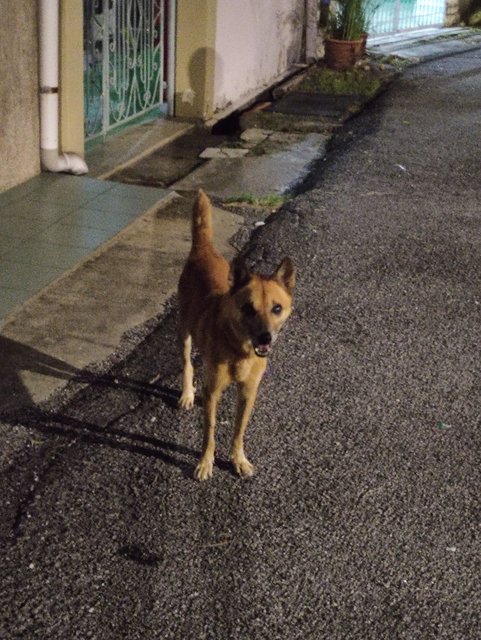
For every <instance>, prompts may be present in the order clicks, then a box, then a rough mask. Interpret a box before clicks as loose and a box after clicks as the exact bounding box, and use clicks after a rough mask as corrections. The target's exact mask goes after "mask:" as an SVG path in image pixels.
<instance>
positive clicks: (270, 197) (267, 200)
mask: <svg viewBox="0 0 481 640" xmlns="http://www.w3.org/2000/svg"><path fill="white" fill-rule="evenodd" d="M289 198H290V196H288V195H278V194H274V193H272V194H267V195H265V196H259V197H258V196H254V195H253V194H252V193H239V194H238V195H235V196H232V197H230V198H226V200H224V202H225V204H249V205H251V206H253V207H261V208H266V209H278V208H279V207H280V206H281V205H283V204H284V202H286V201H287V200H289Z"/></svg>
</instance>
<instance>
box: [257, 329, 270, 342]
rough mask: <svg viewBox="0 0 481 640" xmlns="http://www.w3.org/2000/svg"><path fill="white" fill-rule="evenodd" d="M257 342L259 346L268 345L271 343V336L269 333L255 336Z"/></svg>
mask: <svg viewBox="0 0 481 640" xmlns="http://www.w3.org/2000/svg"><path fill="white" fill-rule="evenodd" d="M257 342H258V343H259V344H270V343H271V342H272V335H271V334H270V333H269V331H266V332H265V333H261V334H260V335H259V336H257Z"/></svg>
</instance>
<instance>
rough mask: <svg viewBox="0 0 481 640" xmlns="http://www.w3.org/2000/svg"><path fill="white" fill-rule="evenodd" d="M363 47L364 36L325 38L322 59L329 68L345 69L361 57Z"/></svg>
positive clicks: (349, 67)
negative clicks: (357, 37)
mask: <svg viewBox="0 0 481 640" xmlns="http://www.w3.org/2000/svg"><path fill="white" fill-rule="evenodd" d="M364 47H365V39H364V38H361V39H359V40H335V39H334V38H327V40H326V42H325V53H324V60H325V62H326V64H327V66H328V67H329V68H330V69H337V70H338V71H345V70H346V69H351V68H352V67H353V66H354V65H355V63H356V62H357V61H358V60H360V59H361V58H362V55H363V52H364Z"/></svg>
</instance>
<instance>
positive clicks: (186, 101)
mask: <svg viewBox="0 0 481 640" xmlns="http://www.w3.org/2000/svg"><path fill="white" fill-rule="evenodd" d="M222 73H223V64H222V59H221V58H220V56H219V55H218V54H217V53H216V52H215V50H214V49H211V48H210V47H202V48H200V49H197V50H196V51H195V52H194V53H193V54H192V57H191V59H190V61H189V86H188V87H187V88H186V89H184V91H179V92H177V93H176V94H175V112H176V115H178V116H183V117H187V118H189V117H190V118H204V119H208V118H209V117H210V116H211V115H212V114H213V112H214V102H213V101H214V82H215V80H214V78H215V77H217V78H218V79H221V78H222Z"/></svg>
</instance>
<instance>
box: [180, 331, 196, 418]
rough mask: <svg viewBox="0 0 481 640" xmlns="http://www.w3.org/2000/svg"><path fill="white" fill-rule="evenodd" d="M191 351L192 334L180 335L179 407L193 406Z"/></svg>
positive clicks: (193, 389)
mask: <svg viewBox="0 0 481 640" xmlns="http://www.w3.org/2000/svg"><path fill="white" fill-rule="evenodd" d="M191 353H192V336H191V335H190V334H186V335H183V336H182V364H183V371H182V395H181V396H180V398H179V407H180V408H181V409H192V407H193V406H194V395H195V388H194V367H193V366H192V362H191V359H190V356H191Z"/></svg>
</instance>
